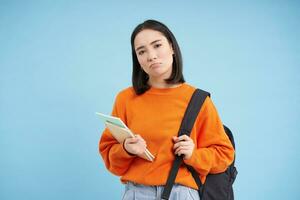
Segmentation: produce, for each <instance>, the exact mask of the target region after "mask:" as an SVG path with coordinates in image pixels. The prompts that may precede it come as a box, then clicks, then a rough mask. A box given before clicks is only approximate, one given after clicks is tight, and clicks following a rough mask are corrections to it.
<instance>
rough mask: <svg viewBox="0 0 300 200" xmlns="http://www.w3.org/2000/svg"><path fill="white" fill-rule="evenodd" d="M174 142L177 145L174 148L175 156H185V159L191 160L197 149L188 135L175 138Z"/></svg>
mask: <svg viewBox="0 0 300 200" xmlns="http://www.w3.org/2000/svg"><path fill="white" fill-rule="evenodd" d="M173 141H174V143H175V144H174V147H173V149H174V150H175V154H177V155H178V156H180V155H184V157H183V158H184V159H186V160H187V159H190V158H191V156H192V154H193V150H194V147H195V144H194V142H193V140H192V139H191V138H190V137H189V136H187V135H182V136H180V137H177V136H174V137H173Z"/></svg>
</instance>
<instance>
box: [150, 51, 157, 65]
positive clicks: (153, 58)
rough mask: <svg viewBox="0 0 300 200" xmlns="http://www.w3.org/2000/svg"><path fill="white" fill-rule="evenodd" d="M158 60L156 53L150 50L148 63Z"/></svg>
mask: <svg viewBox="0 0 300 200" xmlns="http://www.w3.org/2000/svg"><path fill="white" fill-rule="evenodd" d="M156 58H157V55H156V53H155V51H153V50H152V51H151V50H149V51H148V61H149V62H152V61H153V60H155V59H156Z"/></svg>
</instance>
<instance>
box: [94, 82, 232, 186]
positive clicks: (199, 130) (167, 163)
mask: <svg viewBox="0 0 300 200" xmlns="http://www.w3.org/2000/svg"><path fill="white" fill-rule="evenodd" d="M194 91H195V88H194V87H192V86H190V85H188V84H186V83H183V84H182V85H180V86H178V87H175V88H163V89H161V88H153V87H152V88H150V90H148V91H147V92H145V93H144V94H142V95H136V94H135V92H134V90H133V88H132V87H129V88H127V89H125V90H123V91H121V92H120V93H119V94H118V95H117V97H116V99H115V103H114V107H113V111H112V115H113V116H116V117H120V118H121V119H122V120H123V121H124V122H125V124H126V125H127V126H128V127H129V128H130V129H131V130H132V132H133V133H135V134H139V135H141V136H142V137H143V138H144V140H145V141H146V143H147V148H148V149H149V151H150V152H151V153H152V154H153V155H154V156H155V160H154V161H153V162H149V161H146V160H144V159H142V158H140V157H137V156H131V155H129V154H128V153H127V152H126V151H125V150H124V149H123V146H122V144H119V143H118V142H117V141H116V140H115V139H114V138H113V136H112V135H111V133H110V132H109V130H108V129H105V130H104V132H103V134H102V136H101V139H100V142H99V150H100V154H101V156H102V158H103V160H104V163H105V166H106V167H107V169H108V170H109V171H111V172H112V173H113V174H115V175H118V176H121V181H122V182H123V183H125V182H126V181H132V182H135V183H139V184H144V185H165V183H166V180H167V177H168V175H169V172H170V169H171V166H172V163H173V161H174V158H175V156H174V150H173V145H174V143H173V140H172V137H173V136H177V134H178V129H179V127H180V124H181V120H182V119H183V116H184V113H185V110H186V107H187V105H188V103H189V101H190V98H191V96H192V94H193V92H194ZM190 137H191V138H192V139H193V141H194V143H195V149H194V151H193V154H192V156H191V158H190V159H188V160H184V162H185V163H186V164H188V165H191V166H193V167H194V168H195V169H196V170H197V171H198V173H199V174H200V178H201V180H202V182H203V181H205V177H206V175H207V174H208V173H219V172H223V171H225V170H226V168H227V167H228V166H229V165H230V164H231V163H232V161H233V158H234V149H233V147H232V145H231V143H230V140H229V138H228V137H227V135H226V133H225V131H224V129H223V125H222V122H221V120H220V118H219V116H218V113H217V110H216V108H215V106H214V105H213V103H212V101H211V99H210V98H209V97H207V99H206V100H205V102H204V104H203V106H202V108H201V110H200V112H199V115H198V116H197V119H196V121H195V124H194V127H193V129H192V132H191V135H190ZM175 183H179V184H182V185H185V186H188V187H191V188H195V189H197V185H196V183H195V182H194V179H193V177H192V175H191V174H190V172H189V171H188V170H187V168H186V167H185V166H181V167H180V169H179V172H178V175H177V177H176V180H175Z"/></svg>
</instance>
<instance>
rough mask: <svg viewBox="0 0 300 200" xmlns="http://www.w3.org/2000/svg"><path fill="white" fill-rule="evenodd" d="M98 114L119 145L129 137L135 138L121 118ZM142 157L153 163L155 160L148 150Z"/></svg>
mask: <svg viewBox="0 0 300 200" xmlns="http://www.w3.org/2000/svg"><path fill="white" fill-rule="evenodd" d="M96 114H97V115H98V116H99V117H100V118H101V119H102V120H103V121H104V124H105V126H106V127H107V128H108V129H109V131H110V132H111V134H112V135H113V137H114V138H115V139H116V140H117V141H118V142H119V143H123V141H124V140H125V139H126V138H128V137H135V136H134V134H133V133H132V132H131V130H130V129H129V128H128V127H127V126H126V124H125V123H124V122H123V121H122V120H121V119H120V118H118V117H113V116H110V115H105V114H103V113H99V112H97V113H96ZM140 157H141V158H144V159H146V160H148V161H151V162H152V161H153V160H154V158H155V157H154V156H153V155H152V154H151V152H150V151H149V150H148V149H146V151H145V153H144V154H142V155H140Z"/></svg>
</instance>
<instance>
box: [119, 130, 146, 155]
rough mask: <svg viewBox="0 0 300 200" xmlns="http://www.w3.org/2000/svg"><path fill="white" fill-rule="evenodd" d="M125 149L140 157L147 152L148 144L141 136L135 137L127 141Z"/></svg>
mask: <svg viewBox="0 0 300 200" xmlns="http://www.w3.org/2000/svg"><path fill="white" fill-rule="evenodd" d="M124 147H125V150H126V151H127V152H129V153H131V154H135V155H140V154H142V153H144V152H145V150H146V147H147V144H146V141H145V140H144V139H143V138H142V137H141V136H140V135H135V137H134V138H126V139H125V141H124Z"/></svg>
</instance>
